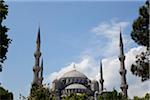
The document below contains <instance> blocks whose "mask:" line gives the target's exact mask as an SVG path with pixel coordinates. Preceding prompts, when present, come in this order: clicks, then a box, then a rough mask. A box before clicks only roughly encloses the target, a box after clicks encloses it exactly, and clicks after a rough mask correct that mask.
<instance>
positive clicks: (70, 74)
mask: <svg viewBox="0 0 150 100" xmlns="http://www.w3.org/2000/svg"><path fill="white" fill-rule="evenodd" d="M68 77H80V78H87V77H86V76H85V75H84V74H83V73H81V72H79V71H77V70H72V71H69V72H67V73H65V74H64V75H63V76H62V77H61V78H68Z"/></svg>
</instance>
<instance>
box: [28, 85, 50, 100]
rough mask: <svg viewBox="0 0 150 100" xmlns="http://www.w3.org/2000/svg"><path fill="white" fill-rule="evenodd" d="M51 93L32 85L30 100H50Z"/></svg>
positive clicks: (46, 89) (41, 87)
mask: <svg viewBox="0 0 150 100" xmlns="http://www.w3.org/2000/svg"><path fill="white" fill-rule="evenodd" d="M50 98H51V97H50V91H49V89H48V88H44V87H43V86H38V85H35V84H34V85H32V87H31V91H30V96H29V100H50Z"/></svg>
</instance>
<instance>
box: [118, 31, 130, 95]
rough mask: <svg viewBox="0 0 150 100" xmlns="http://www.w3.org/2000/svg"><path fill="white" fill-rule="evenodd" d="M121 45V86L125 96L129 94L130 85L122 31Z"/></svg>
mask: <svg viewBox="0 0 150 100" xmlns="http://www.w3.org/2000/svg"><path fill="white" fill-rule="evenodd" d="M119 47H120V55H119V60H120V71H119V72H120V75H121V85H120V88H121V90H122V93H123V95H124V96H125V97H127V96H128V94H127V89H128V85H127V82H126V72H127V71H126V69H125V64H124V61H125V55H124V50H123V40H122V35H121V31H120V43H119Z"/></svg>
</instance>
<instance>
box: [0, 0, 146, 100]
mask: <svg viewBox="0 0 150 100" xmlns="http://www.w3.org/2000/svg"><path fill="white" fill-rule="evenodd" d="M10 1H12V2H10ZM18 1H19V0H16V1H15V0H8V1H7V2H6V3H7V4H8V6H9V13H8V16H7V19H6V20H5V22H4V23H3V24H5V25H6V26H7V27H8V28H10V30H9V32H8V34H9V37H10V38H11V39H12V40H13V41H12V44H11V45H10V47H9V52H8V54H7V57H8V59H7V60H6V61H5V64H4V68H3V72H2V73H0V82H1V83H2V86H4V87H5V88H7V89H9V90H10V91H12V92H13V93H14V96H15V99H17V98H18V96H19V93H21V94H23V95H25V96H27V95H28V93H29V88H30V85H31V82H32V80H33V72H32V67H33V65H34V60H35V59H34V56H33V53H34V51H35V47H36V46H35V41H36V37H37V31H38V27H39V25H40V29H41V51H42V57H43V59H44V77H45V82H46V83H47V82H48V81H47V80H46V77H48V76H49V74H50V73H53V72H57V71H59V70H60V69H61V68H64V67H65V66H68V65H69V64H71V63H72V62H76V63H78V62H80V60H81V58H82V57H83V56H90V57H92V58H93V59H94V60H95V62H97V63H98V61H99V59H103V58H107V57H116V56H118V55H117V54H118V52H111V53H110V52H109V53H107V54H106V53H105V51H106V52H107V51H108V50H104V49H107V48H105V46H106V45H107V46H108V45H109V44H108V42H110V41H111V40H110V39H111V38H110V37H109V38H108V37H107V36H105V34H100V35H96V34H95V33H96V32H95V31H94V32H95V33H94V32H93V30H94V28H95V27H98V26H99V25H101V24H103V23H105V24H111V25H118V24H116V23H121V24H122V25H124V26H122V27H123V28H122V30H123V36H125V37H126V40H127V42H126V44H127V46H126V47H125V52H128V51H129V50H130V49H131V48H133V47H137V45H136V44H135V43H134V42H133V41H132V40H131V38H130V31H131V24H132V22H133V20H135V19H136V18H137V16H138V9H139V7H140V6H141V5H143V4H144V1H142V0H141V1H135V0H134V1H131V2H130V1H125V0H124V1H123V2H121V1H119V0H117V1H107V2H104V1H94V2H87V1H78V2H75V1H74V2H68V1H61V2H60V1H59V2H48V0H47V1H44V2H38V1H34V2H25V0H23V1H24V2H18ZM122 22H124V23H122ZM114 23H115V24H114ZM111 25H110V26H111ZM117 27H118V26H117ZM102 32H103V31H102ZM104 33H105V32H104ZM128 40H129V41H131V43H129V42H128ZM107 46H106V47H107ZM103 47H104V48H103ZM114 48H117V47H114ZM111 50H112V51H113V48H112V49H110V50H109V51H111ZM115 50H116V49H114V51H115ZM104 54H105V55H104Z"/></svg>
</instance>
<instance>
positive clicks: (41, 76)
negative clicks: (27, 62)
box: [40, 59, 43, 85]
mask: <svg viewBox="0 0 150 100" xmlns="http://www.w3.org/2000/svg"><path fill="white" fill-rule="evenodd" d="M42 82H43V59H42V61H41V71H40V84H41V85H42Z"/></svg>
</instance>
